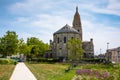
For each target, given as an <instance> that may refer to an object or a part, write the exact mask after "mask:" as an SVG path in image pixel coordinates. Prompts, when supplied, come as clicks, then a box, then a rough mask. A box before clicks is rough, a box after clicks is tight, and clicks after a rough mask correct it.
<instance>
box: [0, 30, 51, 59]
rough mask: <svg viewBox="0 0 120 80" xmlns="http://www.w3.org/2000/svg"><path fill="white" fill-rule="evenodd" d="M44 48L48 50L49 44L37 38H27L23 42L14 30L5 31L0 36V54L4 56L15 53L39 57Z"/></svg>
mask: <svg viewBox="0 0 120 80" xmlns="http://www.w3.org/2000/svg"><path fill="white" fill-rule="evenodd" d="M46 50H49V45H48V44H45V43H43V42H42V41H41V40H39V39H38V38H36V37H31V38H28V39H27V42H26V43H25V42H24V40H23V39H22V38H21V39H18V35H17V34H16V32H14V31H7V32H6V34H5V35H4V36H3V37H1V38H0V54H2V55H3V56H4V57H6V56H11V55H13V54H16V53H20V54H24V55H27V56H30V57H40V56H43V54H44V52H45V51H46Z"/></svg>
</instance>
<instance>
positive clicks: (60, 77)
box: [27, 63, 120, 80]
mask: <svg viewBox="0 0 120 80" xmlns="http://www.w3.org/2000/svg"><path fill="white" fill-rule="evenodd" d="M27 66H28V67H29V68H30V70H31V71H32V72H33V74H34V75H35V76H36V78H37V79H38V80H72V79H73V77H74V76H75V75H76V69H92V70H97V71H99V72H100V71H101V72H105V71H107V72H109V73H110V79H109V80H119V79H120V76H119V75H120V71H119V70H120V67H118V65H116V66H114V67H111V66H108V65H101V64H83V65H79V66H77V67H76V68H73V69H72V70H70V71H69V72H65V69H66V68H67V67H68V65H67V64H66V65H65V64H64V65H63V64H43V63H41V64H40V63H39V64H28V63H27ZM82 77H84V78H85V77H87V79H80V80H88V78H89V75H87V76H86V75H85V76H82ZM89 80H100V79H96V78H94V77H91V76H90V79H89ZM102 80H106V79H102Z"/></svg>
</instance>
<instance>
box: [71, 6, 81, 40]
mask: <svg viewBox="0 0 120 80" xmlns="http://www.w3.org/2000/svg"><path fill="white" fill-rule="evenodd" d="M73 28H74V29H76V30H77V31H78V32H79V35H80V39H81V41H82V25H81V19H80V15H79V12H78V7H76V12H75V15H74V19H73Z"/></svg>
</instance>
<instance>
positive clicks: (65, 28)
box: [54, 24, 79, 34]
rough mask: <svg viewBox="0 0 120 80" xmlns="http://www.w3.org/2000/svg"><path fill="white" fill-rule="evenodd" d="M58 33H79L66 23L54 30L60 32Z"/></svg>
mask: <svg viewBox="0 0 120 80" xmlns="http://www.w3.org/2000/svg"><path fill="white" fill-rule="evenodd" d="M60 33H77V34H79V33H78V31H77V30H76V29H74V28H72V27H70V26H69V25H68V24H66V25H65V26H63V27H62V28H61V29H59V30H58V31H56V32H55V33H54V34H60Z"/></svg>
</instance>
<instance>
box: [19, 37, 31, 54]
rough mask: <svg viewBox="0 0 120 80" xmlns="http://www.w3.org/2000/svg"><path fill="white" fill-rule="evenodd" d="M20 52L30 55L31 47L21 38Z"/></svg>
mask: <svg viewBox="0 0 120 80" xmlns="http://www.w3.org/2000/svg"><path fill="white" fill-rule="evenodd" d="M18 50H19V51H18V52H19V53H20V54H24V55H29V54H30V48H29V46H28V45H27V44H26V43H25V42H24V40H23V39H19V43H18Z"/></svg>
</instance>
